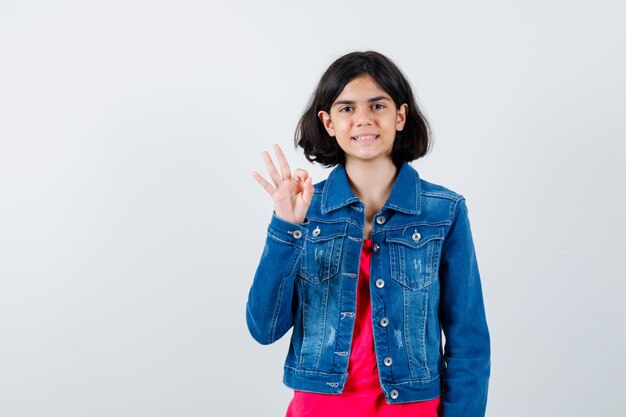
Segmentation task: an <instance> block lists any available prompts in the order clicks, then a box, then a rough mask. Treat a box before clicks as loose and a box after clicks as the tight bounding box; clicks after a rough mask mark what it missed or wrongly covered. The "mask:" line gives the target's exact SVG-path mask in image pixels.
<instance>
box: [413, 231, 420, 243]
mask: <svg viewBox="0 0 626 417" xmlns="http://www.w3.org/2000/svg"><path fill="white" fill-rule="evenodd" d="M411 237H412V238H413V240H414V241H415V242H419V240H420V239H421V238H422V235H421V234H420V233H419V232H418V231H417V230H416V231H415V233H413V236H411Z"/></svg>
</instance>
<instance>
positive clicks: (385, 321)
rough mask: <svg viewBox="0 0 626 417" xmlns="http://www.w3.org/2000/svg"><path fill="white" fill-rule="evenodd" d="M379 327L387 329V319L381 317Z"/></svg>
mask: <svg viewBox="0 0 626 417" xmlns="http://www.w3.org/2000/svg"><path fill="white" fill-rule="evenodd" d="M379 323H380V325H381V326H383V327H387V325H388V324H389V319H388V318H387V317H383V318H382V319H380V322H379Z"/></svg>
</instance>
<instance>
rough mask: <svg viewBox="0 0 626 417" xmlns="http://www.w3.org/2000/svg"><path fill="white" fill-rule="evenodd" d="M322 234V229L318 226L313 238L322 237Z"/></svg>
mask: <svg viewBox="0 0 626 417" xmlns="http://www.w3.org/2000/svg"><path fill="white" fill-rule="evenodd" d="M320 233H322V231H321V229H320V227H319V226H317V227H316V228H315V230H313V237H318V236H319V235H320Z"/></svg>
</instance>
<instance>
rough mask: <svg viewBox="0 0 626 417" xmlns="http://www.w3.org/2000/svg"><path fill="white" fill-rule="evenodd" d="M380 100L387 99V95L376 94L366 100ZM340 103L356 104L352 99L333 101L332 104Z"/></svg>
mask: <svg viewBox="0 0 626 417" xmlns="http://www.w3.org/2000/svg"><path fill="white" fill-rule="evenodd" d="M382 100H389V97H385V96H376V97H372V98H370V99H368V100H367V102H368V103H373V102H375V101H382ZM342 104H356V101H352V100H340V101H335V104H333V106H340V105H342Z"/></svg>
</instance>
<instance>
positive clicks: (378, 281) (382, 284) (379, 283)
mask: <svg viewBox="0 0 626 417" xmlns="http://www.w3.org/2000/svg"><path fill="white" fill-rule="evenodd" d="M376 286H377V287H378V288H382V287H384V286H385V281H384V280H382V279H380V278H378V279H377V280H376Z"/></svg>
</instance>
